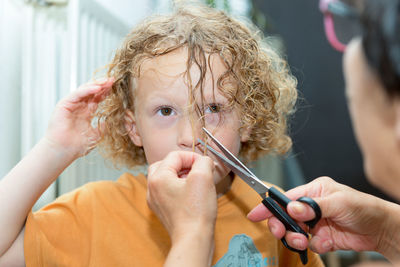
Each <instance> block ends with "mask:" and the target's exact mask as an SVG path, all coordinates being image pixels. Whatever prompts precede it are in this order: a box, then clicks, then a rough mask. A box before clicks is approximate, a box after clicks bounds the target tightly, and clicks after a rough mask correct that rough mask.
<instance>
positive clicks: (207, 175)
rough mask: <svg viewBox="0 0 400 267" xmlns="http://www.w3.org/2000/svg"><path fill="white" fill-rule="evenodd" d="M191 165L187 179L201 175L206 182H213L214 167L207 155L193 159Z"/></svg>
mask: <svg viewBox="0 0 400 267" xmlns="http://www.w3.org/2000/svg"><path fill="white" fill-rule="evenodd" d="M194 160H195V161H194V162H193V165H192V166H191V169H190V171H189V174H188V179H196V178H197V177H201V178H202V180H208V181H207V182H214V179H213V178H214V175H213V173H214V169H215V165H214V162H213V160H212V159H211V158H210V157H207V156H200V157H197V158H195V159H194Z"/></svg>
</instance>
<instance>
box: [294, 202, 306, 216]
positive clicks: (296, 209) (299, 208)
mask: <svg viewBox="0 0 400 267" xmlns="http://www.w3.org/2000/svg"><path fill="white" fill-rule="evenodd" d="M291 208H292V210H293V211H294V212H295V213H297V214H301V213H304V206H303V205H302V204H300V203H298V202H293V203H292V204H291Z"/></svg>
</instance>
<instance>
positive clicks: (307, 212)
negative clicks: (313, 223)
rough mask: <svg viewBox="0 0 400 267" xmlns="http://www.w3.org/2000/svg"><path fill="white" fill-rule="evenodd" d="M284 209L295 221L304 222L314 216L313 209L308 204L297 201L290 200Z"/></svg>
mask: <svg viewBox="0 0 400 267" xmlns="http://www.w3.org/2000/svg"><path fill="white" fill-rule="evenodd" d="M314 201H315V199H314ZM317 203H318V202H317ZM286 209H287V212H288V213H289V215H290V217H292V218H293V219H295V220H296V221H300V222H306V221H309V220H312V219H314V218H315V212H314V210H313V209H312V208H311V207H310V206H309V205H307V204H305V203H302V202H299V201H291V202H290V203H289V204H288V206H287V208H286Z"/></svg>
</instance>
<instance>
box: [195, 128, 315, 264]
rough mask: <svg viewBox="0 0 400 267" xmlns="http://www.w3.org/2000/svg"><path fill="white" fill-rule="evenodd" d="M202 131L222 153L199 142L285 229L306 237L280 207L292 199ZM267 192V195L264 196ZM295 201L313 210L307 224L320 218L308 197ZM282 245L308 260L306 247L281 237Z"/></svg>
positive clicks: (311, 224)
mask: <svg viewBox="0 0 400 267" xmlns="http://www.w3.org/2000/svg"><path fill="white" fill-rule="evenodd" d="M203 131H204V132H205V133H206V134H207V135H208V136H209V137H210V138H211V140H212V141H213V142H214V143H215V144H216V145H217V147H218V148H219V149H220V150H221V152H222V153H223V154H224V155H225V156H224V155H222V154H221V153H219V152H218V151H216V150H215V149H214V148H212V147H211V146H209V145H206V144H205V143H204V142H203V141H202V140H200V139H198V141H199V142H200V144H202V145H203V146H204V147H206V148H207V149H208V150H209V151H210V152H211V153H213V154H214V155H215V156H217V157H218V158H219V159H221V160H222V161H223V162H224V163H225V164H226V165H227V166H228V167H229V168H230V169H231V170H232V171H233V173H235V174H236V175H237V176H239V177H240V178H241V179H242V180H243V181H245V182H246V183H247V184H248V185H249V186H250V187H251V188H253V189H254V190H255V191H256V192H257V193H258V194H259V195H260V196H261V198H262V199H263V200H262V203H263V204H264V205H265V207H267V209H268V210H270V211H271V212H272V214H274V215H275V217H276V218H278V219H279V220H280V221H281V222H282V223H283V224H284V225H285V228H286V230H289V231H292V232H296V233H301V234H303V235H305V236H306V237H307V238H308V234H307V233H306V232H305V231H304V230H303V229H302V228H301V227H300V226H299V225H298V224H297V223H296V222H295V221H294V220H293V219H292V218H291V217H290V216H289V215H288V214H287V213H286V211H285V210H284V209H283V208H282V207H284V208H286V207H287V205H288V204H289V202H291V201H292V200H291V199H289V198H288V197H287V196H285V195H284V194H283V193H281V192H280V191H279V190H278V189H276V188H275V187H269V186H267V185H265V184H264V183H263V182H262V181H261V180H260V179H259V178H257V176H255V175H254V174H253V173H252V172H251V171H250V170H249V169H248V168H247V167H246V166H245V165H244V164H243V163H242V162H240V160H238V159H237V158H236V157H235V156H234V155H233V154H232V153H231V152H230V151H229V150H228V149H226V148H225V147H224V146H223V145H222V144H221V143H220V142H219V141H218V140H217V139H216V138H215V137H214V136H213V135H212V134H211V133H210V132H209V131H208V130H207V129H206V128H204V127H203ZM266 193H268V197H267V196H266ZM297 201H300V202H303V203H305V204H307V205H309V206H310V207H311V208H312V209H313V210H314V212H315V218H314V219H313V220H310V221H307V222H305V224H306V225H307V226H309V227H310V228H313V227H314V226H315V225H316V224H317V223H318V221H319V220H320V219H321V209H320V207H319V206H318V204H317V203H316V202H315V201H314V200H313V199H311V198H309V197H300V198H299V199H297ZM280 205H281V206H282V207H281V206H280ZM281 241H282V243H283V245H284V246H285V247H286V248H288V249H290V250H291V251H294V252H297V253H299V256H300V259H301V262H302V263H303V264H304V265H305V264H307V262H308V258H307V249H305V250H298V249H295V248H292V247H291V246H289V244H288V243H287V242H286V239H285V237H283V238H282V239H281Z"/></svg>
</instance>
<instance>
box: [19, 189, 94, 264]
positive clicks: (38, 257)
mask: <svg viewBox="0 0 400 267" xmlns="http://www.w3.org/2000/svg"><path fill="white" fill-rule="evenodd" d="M90 196H91V189H90V186H83V187H81V188H79V189H77V190H75V191H73V192H71V193H68V194H65V195H63V196H61V197H60V198H58V199H56V200H55V201H54V202H53V203H51V204H49V205H47V206H45V207H44V208H42V209H41V210H39V211H37V212H34V213H32V212H30V213H29V215H28V218H27V221H26V224H25V236H24V255H25V262H26V266H44V265H48V266H85V262H86V263H87V261H88V260H89V259H85V255H89V253H88V250H89V249H90V246H89V245H90V238H89V237H90V234H91V232H90V227H89V222H90V221H91V218H92V209H91V207H92V201H93V200H92V198H91V197H90Z"/></svg>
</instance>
